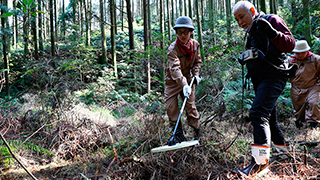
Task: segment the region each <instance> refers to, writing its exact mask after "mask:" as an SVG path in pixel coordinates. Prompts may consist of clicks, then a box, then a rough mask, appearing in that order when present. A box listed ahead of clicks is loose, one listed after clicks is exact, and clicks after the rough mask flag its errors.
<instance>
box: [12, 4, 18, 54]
mask: <svg viewBox="0 0 320 180" xmlns="http://www.w3.org/2000/svg"><path fill="white" fill-rule="evenodd" d="M13 9H14V10H17V0H13ZM13 24H14V25H13V27H14V30H13V46H14V48H15V49H17V43H18V17H17V14H14V15H13Z"/></svg>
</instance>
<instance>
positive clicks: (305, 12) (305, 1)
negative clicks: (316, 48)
mask: <svg viewBox="0 0 320 180" xmlns="http://www.w3.org/2000/svg"><path fill="white" fill-rule="evenodd" d="M302 4H303V16H304V18H305V25H304V36H305V39H306V41H307V42H308V44H309V45H310V46H311V45H312V42H311V21H310V6H309V5H310V0H303V1H302Z"/></svg>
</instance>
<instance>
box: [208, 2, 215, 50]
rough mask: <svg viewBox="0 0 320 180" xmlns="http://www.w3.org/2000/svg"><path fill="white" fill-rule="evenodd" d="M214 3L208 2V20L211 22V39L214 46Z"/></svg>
mask: <svg viewBox="0 0 320 180" xmlns="http://www.w3.org/2000/svg"><path fill="white" fill-rule="evenodd" d="M214 7H215V2H214V1H209V19H210V22H211V37H212V39H213V45H216V36H215V8H214Z"/></svg>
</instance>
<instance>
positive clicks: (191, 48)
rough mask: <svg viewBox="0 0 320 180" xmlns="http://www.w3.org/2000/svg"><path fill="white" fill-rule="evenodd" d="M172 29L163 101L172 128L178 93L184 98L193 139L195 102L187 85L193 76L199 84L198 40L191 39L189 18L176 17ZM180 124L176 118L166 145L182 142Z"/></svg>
mask: <svg viewBox="0 0 320 180" xmlns="http://www.w3.org/2000/svg"><path fill="white" fill-rule="evenodd" d="M173 29H174V30H175V31H176V33H177V39H176V40H175V41H174V42H173V43H171V44H170V46H169V49H168V52H167V57H168V64H167V67H166V78H165V90H164V94H165V104H166V109H167V115H168V117H169V121H170V125H171V127H173V129H174V127H175V124H176V122H177V119H178V116H179V105H178V96H179V94H180V97H188V99H187V102H186V105H185V110H186V113H187V122H188V125H189V126H191V127H192V128H193V129H194V131H195V138H196V139H199V137H200V129H199V127H200V124H199V113H198V111H197V108H196V105H195V86H194V85H193V86H192V87H190V86H189V84H190V81H191V79H192V77H193V76H195V83H194V84H199V82H200V80H201V79H200V77H199V72H200V68H201V63H202V61H201V56H200V49H199V46H200V45H199V43H198V41H196V40H194V39H191V38H190V37H191V35H192V34H193V30H194V27H193V23H192V20H191V19H190V18H189V17H185V16H182V17H179V18H178V19H177V21H176V24H175V26H174V27H173ZM185 140H186V138H185V136H184V134H183V129H182V123H181V121H180V123H179V125H178V128H177V130H176V134H175V135H174V138H170V139H169V140H168V145H175V144H176V143H180V142H182V141H185Z"/></svg>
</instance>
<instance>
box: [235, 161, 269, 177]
mask: <svg viewBox="0 0 320 180" xmlns="http://www.w3.org/2000/svg"><path fill="white" fill-rule="evenodd" d="M267 165H268V164H262V165H258V164H257V163H256V161H255V160H254V158H252V161H251V164H250V165H249V166H247V167H245V168H243V169H240V170H233V171H234V172H235V173H237V174H239V175H241V173H243V174H245V175H247V176H249V175H253V174H255V173H259V172H260V171H262V170H263V169H265V168H266V167H267ZM240 172H241V173H240Z"/></svg>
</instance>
